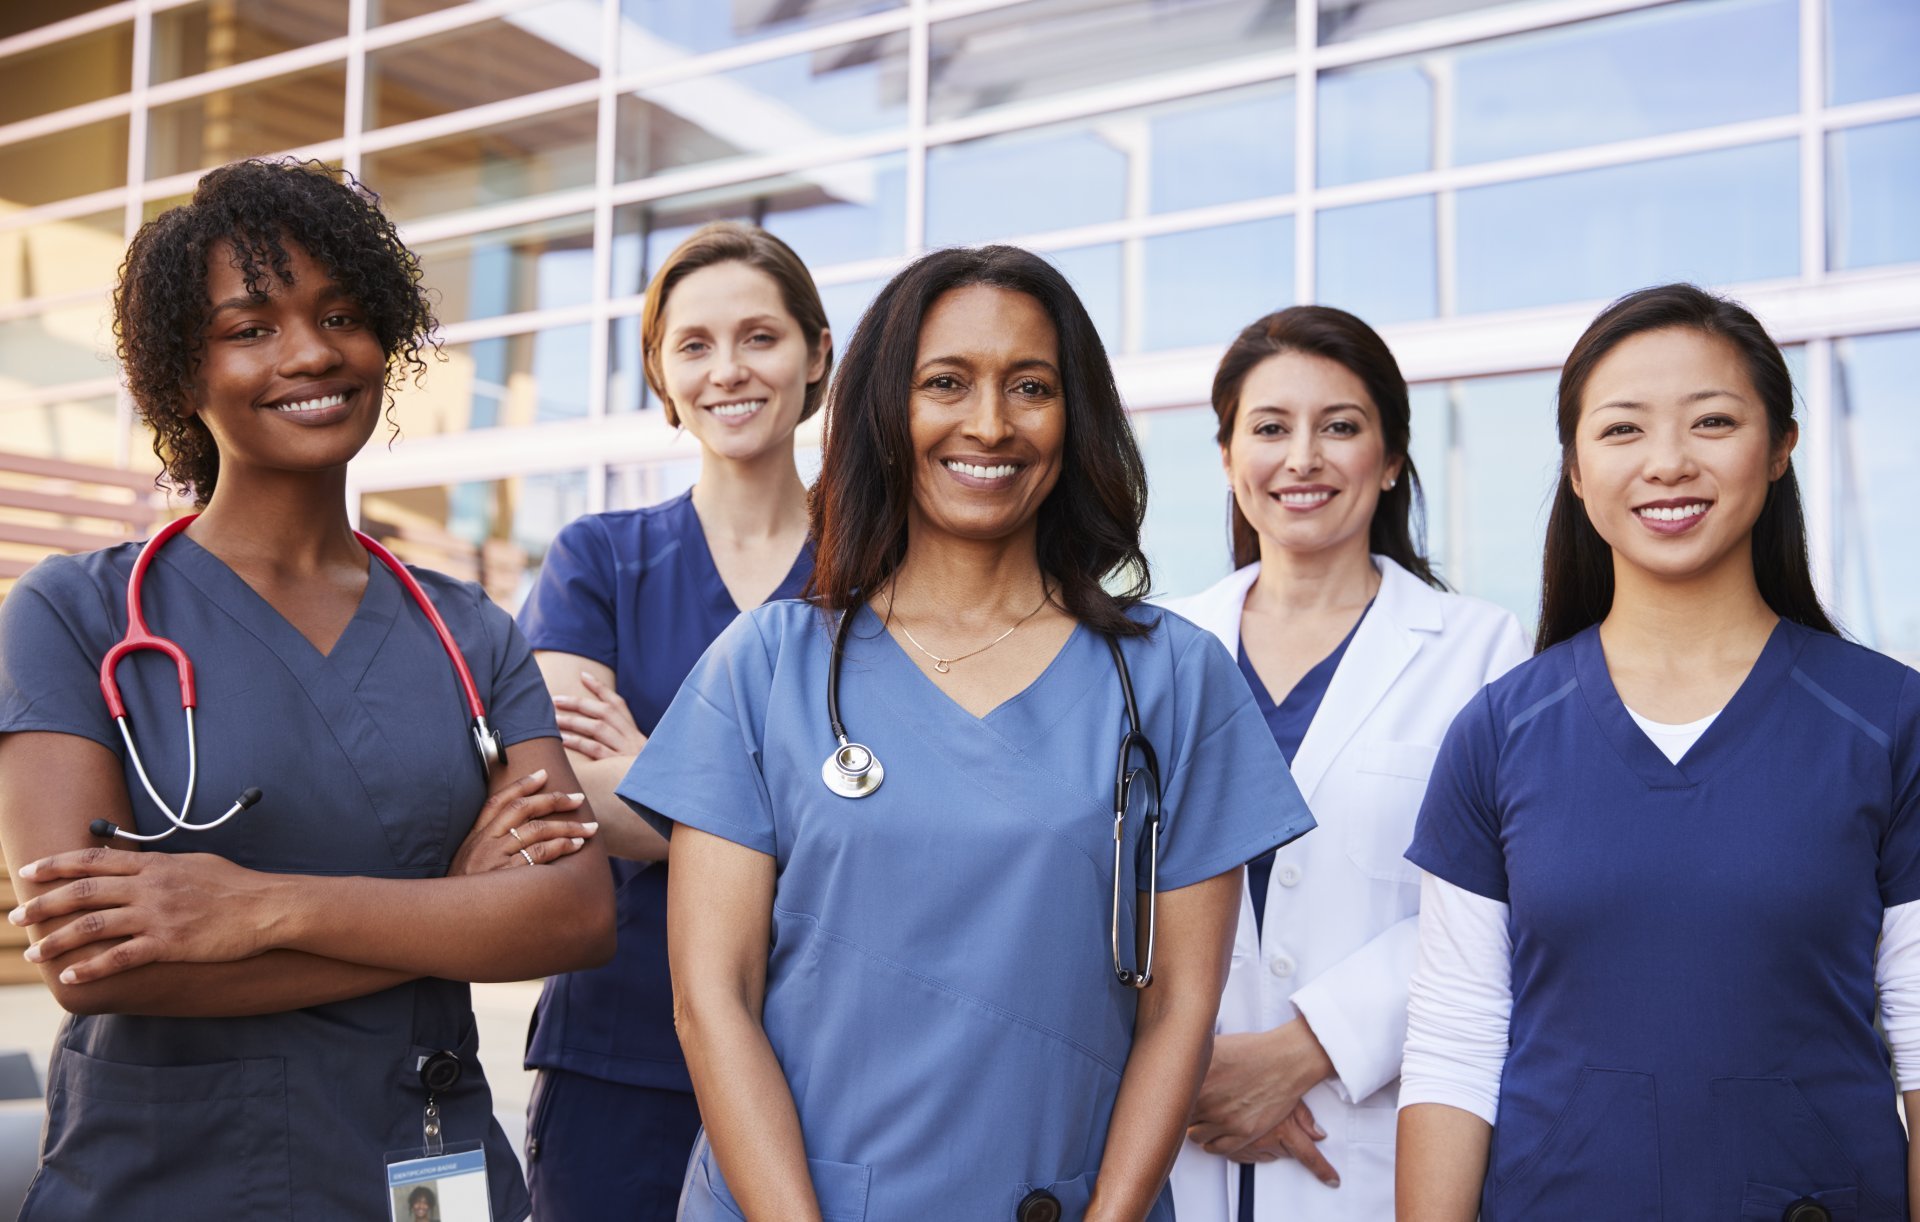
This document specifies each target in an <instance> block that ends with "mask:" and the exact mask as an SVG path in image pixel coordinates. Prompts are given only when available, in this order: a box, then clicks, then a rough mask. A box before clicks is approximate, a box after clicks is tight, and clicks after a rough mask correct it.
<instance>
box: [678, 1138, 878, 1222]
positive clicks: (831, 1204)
mask: <svg viewBox="0 0 1920 1222" xmlns="http://www.w3.org/2000/svg"><path fill="white" fill-rule="evenodd" d="M702 1146H703V1147H704V1148H703V1149H702V1150H701V1151H700V1155H699V1159H698V1162H697V1163H696V1164H695V1166H696V1167H697V1171H696V1174H697V1176H698V1177H699V1179H700V1181H701V1182H702V1183H704V1184H705V1185H706V1188H707V1192H708V1193H709V1194H710V1195H711V1196H712V1198H713V1200H714V1202H715V1203H716V1204H718V1205H719V1206H720V1207H721V1208H722V1209H724V1210H725V1211H726V1213H727V1215H728V1216H731V1217H735V1218H739V1219H740V1220H741V1222H746V1217H747V1214H746V1211H745V1210H743V1209H741V1208H740V1203H739V1202H738V1201H736V1200H734V1199H733V1193H731V1192H729V1191H728V1190H727V1181H726V1180H724V1179H722V1178H721V1177H720V1176H719V1175H718V1174H716V1172H715V1169H714V1166H713V1148H712V1147H711V1146H706V1145H705V1142H704V1140H703V1141H702ZM872 1175H873V1171H872V1169H871V1168H869V1167H867V1166H866V1165H865V1164H863V1163H829V1162H825V1161H823V1160H821V1159H817V1158H810V1159H808V1160H807V1177H808V1178H809V1179H811V1180H812V1181H813V1195H814V1198H815V1199H816V1200H818V1201H819V1202H820V1218H821V1222H866V1217H867V1183H868V1181H869V1180H870V1179H871V1178H872ZM689 1195H691V1194H689ZM686 1204H687V1205H692V1202H691V1201H689V1202H687V1203H686ZM681 1216H682V1217H689V1218H692V1217H699V1216H700V1215H699V1214H698V1213H697V1212H696V1211H693V1210H691V1209H684V1208H683V1211H682V1214H681Z"/></svg>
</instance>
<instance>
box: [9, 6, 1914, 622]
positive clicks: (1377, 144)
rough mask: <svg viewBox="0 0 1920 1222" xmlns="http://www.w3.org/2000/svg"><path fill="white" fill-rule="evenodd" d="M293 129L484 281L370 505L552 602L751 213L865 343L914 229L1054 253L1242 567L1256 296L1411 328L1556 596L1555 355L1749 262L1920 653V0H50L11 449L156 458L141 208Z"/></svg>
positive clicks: (435, 256) (40, 67)
mask: <svg viewBox="0 0 1920 1222" xmlns="http://www.w3.org/2000/svg"><path fill="white" fill-rule="evenodd" d="M287 152H291V153H295V154H297V155H301V156H309V157H317V158H321V159H324V160H327V161H330V162H334V163H337V164H341V165H344V166H346V167H347V168H349V169H351V170H352V171H353V172H354V173H356V174H357V175H359V176H360V178H361V179H363V180H364V181H365V182H366V183H367V184H368V185H369V186H370V187H372V188H373V189H375V190H376V191H378V192H379V193H380V194H381V196H382V197H383V199H384V200H385V203H386V206H387V208H388V210H389V212H390V213H391V214H392V215H393V216H394V217H396V218H397V219H398V220H399V221H400V222H401V225H402V228H403V231H404V234H405V236H406V238H407V240H408V241H409V242H410V243H411V244H412V245H413V246H414V247H415V248H416V249H418V250H419V251H420V252H421V254H422V256H423V259H424V261H425V265H426V270H427V277H428V280H429V282H430V284H431V285H432V287H433V288H434V289H435V290H436V291H437V292H438V294H439V310H440V315H441V317H442V319H443V321H444V323H445V360H444V361H442V362H439V363H436V364H435V365H434V366H433V368H432V370H431V372H430V373H429V374H428V375H427V376H426V378H425V379H424V381H423V382H421V383H420V384H418V385H415V386H409V387H408V388H407V389H406V390H405V391H404V392H403V393H402V394H401V395H400V396H399V399H398V402H397V405H396V409H395V412H394V417H395V420H396V422H397V424H398V425H399V429H400V436H399V440H398V441H396V442H394V443H393V444H391V445H376V446H373V447H370V449H369V452H368V453H367V454H366V455H364V456H363V458H362V459H361V461H360V462H359V463H358V464H357V465H356V468H355V472H354V481H355V495H356V497H357V501H358V504H359V506H360V512H361V514H362V517H363V520H364V521H365V522H367V523H369V524H371V526H372V528H374V529H376V530H378V531H382V532H384V533H386V534H388V535H389V536H390V537H393V538H395V539H396V540H398V541H399V542H400V543H402V544H404V545H405V548H407V549H410V550H411V555H412V556H413V557H414V558H417V559H420V560H422V561H424V562H426V563H431V564H436V565H439V566H440V567H444V568H448V569H451V570H454V571H457V572H461V573H463V574H465V575H467V576H472V577H478V578H481V579H483V580H485V581H486V582H487V584H488V587H489V589H491V590H492V591H493V593H494V594H495V596H496V597H498V598H500V599H501V600H502V601H504V602H506V603H508V604H509V605H512V604H514V603H515V601H516V599H517V598H518V596H519V594H520V593H521V592H522V591H523V590H524V589H525V587H526V584H527V582H528V581H529V580H530V576H531V574H532V573H533V572H534V571H535V570H536V569H537V566H538V564H539V559H540V555H541V553H542V552H543V550H544V548H545V547H546V544H547V542H548V540H550V539H551V537H552V536H553V534H554V532H555V531H556V530H557V529H558V528H559V526H560V525H562V524H563V523H564V522H565V521H567V520H568V519H569V518H571V517H572V516H574V515H576V514H579V513H582V512H586V511H589V510H595V509H602V508H613V507H621V506H630V505H636V504H644V503H647V502H650V501H652V500H656V499H659V498H661V497H664V496H668V495H671V494H673V493H674V492H676V491H678V490H679V489H681V488H684V487H685V486H686V485H687V483H688V482H689V481H690V480H691V478H692V477H693V473H694V469H695V465H696V451H695V447H694V445H693V443H692V441H691V440H690V439H687V438H685V437H681V436H676V434H675V433H674V432H673V431H672V430H671V429H669V428H668V427H667V426H666V424H665V422H664V420H663V419H662V418H661V413H660V412H659V410H658V408H657V405H656V404H655V403H653V402H651V401H650V394H649V392H648V391H647V389H646V387H645V383H644V379H643V378H642V376H641V374H640V359H639V312H640V304H641V298H640V294H641V291H642V290H643V288H644V286H645V284H646V281H647V278H648V275H649V274H650V271H651V269H652V268H653V267H654V266H655V265H656V264H657V263H658V261H659V260H660V258H661V257H662V256H663V255H664V254H665V253H666V252H667V251H668V250H670V249H671V248H672V246H673V245H674V244H675V243H676V242H677V241H678V240H679V239H680V238H681V237H682V236H684V235H685V234H686V233H687V232H688V231H689V230H691V229H692V228H693V227H694V226H696V225H699V224H700V223H702V222H704V221H707V220H711V219H716V218H737V219H744V220H752V221H756V222H758V223H760V224H763V225H765V226H767V227H768V228H769V229H771V230H773V231H774V232H775V233H778V234H780V235H781V236H782V237H783V238H785V239H786V240H787V241H788V242H790V243H791V244H792V245H793V246H794V247H795V248H796V249H797V250H798V251H799V252H800V253H801V255H802V256H803V257H805V258H806V259H807V260H808V262H809V263H810V265H811V266H812V267H813V269H814V272H815V275H816V277H817V278H818V280H819V283H820V285H821V290H822V292H823V294H824V295H825V297H826V301H827V306H828V312H829V314H830V316H831V318H832V322H833V327H834V330H835V332H836V334H837V335H839V336H840V337H841V338H842V339H843V340H844V338H845V337H847V336H848V335H850V334H851V330H852V328H853V326H854V323H855V321H856V320H857V319H858V317H859V315H860V312H861V310H862V309H863V307H864V306H865V305H866V303H867V302H868V300H869V299H870V298H871V296H872V295H873V293H874V292H875V291H876V289H877V288H878V287H879V285H880V284H881V283H883V282H884V280H885V278H886V277H887V276H888V275H890V274H891V273H892V272H893V271H894V270H895V269H897V268H898V267H899V266H900V265H901V263H902V262H903V261H904V260H906V259H908V258H910V257H912V256H913V255H914V254H916V253H917V252H920V251H923V250H926V249H929V248H931V247H935V246H940V245H945V244H952V243H973V242H988V241H1012V242H1018V243H1021V244H1023V245H1027V246H1030V247H1032V248H1034V249H1036V250H1039V251H1041V252H1043V253H1044V254H1045V255H1046V256H1047V257H1048V258H1050V259H1052V260H1053V261H1055V262H1056V263H1057V264H1058V265H1059V267H1060V268H1061V269H1062V270H1063V271H1064V272H1065V273H1066V274H1067V275H1068V276H1069V277H1070V278H1071V279H1072V280H1073V281H1074V283H1075V284H1076V285H1077V286H1078V287H1079V289H1080V291H1081V292H1082V294H1083V296H1084V297H1085V299H1086V301H1087V304H1088V306H1089V308H1090V310H1091V312H1092V314H1093V316H1094V318H1095V320H1096V322H1097V323H1098V324H1099V326H1100V329H1101V332H1102V334H1103V336H1104V337H1105V339H1106V341H1107V344H1108V345H1109V348H1110V349H1111V351H1112V352H1113V354H1114V357H1115V363H1116V368H1117V370H1118V373H1119V377H1120V382H1121V388H1122V391H1123V392H1124V394H1125V396H1126V398H1127V401H1128V403H1129V404H1130V406H1131V407H1132V409H1133V410H1134V412H1135V413H1136V417H1135V418H1136V425H1137V428H1138V432H1139V435H1140V438H1141V442H1142V445H1143V447H1144V449H1145V452H1146V455H1147V461H1148V468H1149V473H1150V478H1151V481H1152V495H1151V513H1150V517H1149V522H1148V528H1147V535H1148V544H1149V548H1150V554H1151V557H1152V559H1153V561H1154V564H1155V570H1156V585H1157V587H1158V588H1159V589H1161V590H1162V591H1164V592H1169V593H1184V592H1187V591H1191V590H1193V589H1197V588H1198V587H1200V586H1201V585H1203V584H1205V583H1206V582H1208V581H1209V580H1211V579H1213V578H1214V577H1216V576H1218V575H1219V574H1221V573H1223V572H1224V571H1225V570H1226V567H1227V559H1226V538H1225V536H1226V531H1225V496H1226V493H1225V481H1224V479H1223V477H1222V475H1221V473H1220V467H1219V458H1218V453H1217V450H1216V448H1215V447H1214V445H1213V442H1212V435H1213V420H1212V414H1211V412H1210V410H1209V409H1208V408H1207V407H1206V395H1207V388H1208V386H1209V383H1210V381H1211V375H1212V369H1213V365H1214V362H1215V361H1216V360H1217V358H1218V356H1219V353H1220V351H1221V350H1222V348H1223V347H1224V345H1225V344H1226V342H1227V341H1228V340H1229V339H1230V338H1231V337H1232V336H1233V334H1234V333H1235V332H1236V331H1237V330H1238V329H1239V328H1240V327H1241V326H1243V325H1244V324H1245V323H1247V322H1250V321H1251V320H1252V319H1254V318H1255V317H1257V316H1258V315H1260V314H1262V313H1264V312H1266V311H1269V310H1272V309H1275V308H1278V307H1280V306H1284V305H1289V304H1293V303H1297V302H1325V303H1328V304H1333V305H1339V306H1342V307H1345V308H1347V309H1351V310H1353V311H1355V312H1356V313H1358V314H1360V315H1361V316H1363V317H1365V318H1367V319H1368V320H1369V321H1372V322H1374V323H1375V324H1376V325H1378V326H1379V327H1380V328H1381V330H1382V331H1383V333H1384V334H1386V336H1387V338H1388V340H1389V342H1390V343H1391V344H1392V345H1393V346H1394V349H1395V351H1396V352H1397V353H1398V355H1399V357H1400V360H1401V363H1402V366H1403V368H1404V369H1405V371H1406V373H1407V375H1408V377H1409V379H1410V380H1412V381H1413V382H1414V383H1416V386H1415V392H1414V406H1415V422H1414V439H1415V458H1416V460H1417V462H1418V465H1419V468H1420V471H1421V474H1422V476H1423V479H1424V482H1425V486H1426V493H1427V503H1428V533H1429V543H1430V546H1431V549H1432V551H1433V553H1434V555H1435V558H1436V560H1437V561H1438V567H1439V569H1440V571H1441V573H1442V574H1443V575H1444V576H1445V577H1446V578H1447V579H1448V580H1449V581H1450V582H1451V583H1452V584H1454V585H1455V586H1457V587H1459V588H1461V589H1464V590H1466V591H1468V592H1471V593H1476V594H1479V595H1482V596H1484V597H1488V598H1492V599H1494V600H1496V601H1499V602H1501V603H1504V604H1506V605H1508V606H1510V607H1512V608H1513V609H1514V610H1515V611H1517V612H1519V613H1520V614H1521V615H1522V617H1523V618H1524V619H1531V617H1532V614H1533V609H1534V606H1535V603H1536V600H1537V587H1538V562H1539V561H1538V558H1539V543H1540V539H1541V535H1542V532H1543V527H1544V517H1545V508H1546V504H1547V499H1548V494H1549V492H1550V483H1551V476H1552V473H1553V469H1554V464H1555V461H1556V444H1555V440H1554V426H1553V413H1554V409H1553V384H1554V378H1553V373H1552V370H1553V369H1554V368H1555V367H1556V366H1557V365H1558V363H1559V361H1560V359H1561V358H1562V357H1563V356H1564V355H1565V354H1566V351H1567V349H1568V348H1569V347H1570V346H1571V344H1572V341H1573V339H1574V338H1575V336H1577V335H1578V333H1579V331H1580V330H1581V328H1582V327H1583V326H1584V325H1585V323H1586V321H1587V320H1588V319H1589V318H1590V317H1591V316H1592V314H1593V313H1594V311H1595V310H1596V309H1597V308H1598V307H1599V305H1600V304H1602V303H1604V302H1605V301H1606V300H1608V299H1610V298H1612V297H1614V296H1616V295H1618V294H1620V293H1622V292H1625V291H1628V290H1631V289H1633V288H1637V287H1640V286H1642V285H1645V284H1649V283H1654V282H1658V281H1665V280H1673V279H1690V280H1695V281H1698V282H1700V283H1703V284H1707V285H1710V286H1712V287H1714V288H1717V289H1721V290H1725V291H1729V292H1731V293H1733V294H1734V295H1736V296H1738V297H1739V298H1741V299H1742V300H1744V301H1746V302H1747V303H1748V304H1750V305H1751V306H1753V307H1754V309H1755V310H1756V312H1758V313H1759V314H1760V315H1761V316H1762V318H1763V319H1764V320H1765V321H1766V322H1767V323H1768V325H1769V326H1770V327H1771V328H1772V329H1773V331H1774V333H1775V334H1776V336H1777V337H1778V338H1779V339H1780V340H1781V341H1782V343H1783V344H1786V345H1789V355H1790V358H1791V360H1792V362H1793V365H1794V369H1795V373H1796V375H1797V377H1798V380H1799V386H1800V392H1801V396H1802V404H1801V411H1802V416H1801V419H1802V440H1801V447H1800V450H1799V453H1798V460H1797V461H1798V463H1799V466H1800V472H1801V479H1802V482H1803V485H1804V487H1805V489H1806V492H1807V496H1808V512H1809V517H1810V523H1811V527H1812V533H1813V548H1814V556H1815V564H1816V568H1817V570H1818V575H1819V579H1820V581H1821V583H1822V586H1823V588H1824V590H1825V591H1826V593H1827V595H1828V597H1829V599H1830V601H1831V602H1832V604H1833V606H1834V608H1835V610H1836V611H1837V613H1838V614H1839V616H1840V618H1841V619H1842V620H1843V622H1844V623H1845V625H1846V626H1847V628H1848V629H1849V630H1850V631H1852V632H1853V633H1854V634H1856V635H1857V636H1859V637H1860V638H1861V639H1862V640H1864V641H1867V642H1868V643H1870V644H1874V645H1876V646H1878V647H1879V648H1882V649H1886V650H1889V651H1891V652H1895V653H1898V654H1901V655H1903V656H1905V657H1907V658H1908V659H1910V660H1912V659H1916V658H1920V549H1916V547H1915V545H1914V543H1913V540H1912V537H1911V536H1908V535H1906V534H1905V533H1904V529H1903V528H1901V527H1900V526H1899V520H1900V519H1901V518H1903V517H1904V511H1902V510H1901V509H1900V508H1899V505H1900V502H1899V501H1898V499H1897V498H1898V496H1899V493H1898V491H1897V486H1898V482H1899V481H1900V479H1902V478H1903V472H1909V471H1911V469H1913V468H1914V466H1915V465H1916V463H1920V399H1917V398H1916V394H1915V391H1914V389H1913V387H1914V386H1915V385H1916V383H1917V382H1920V379H1917V378H1916V373H1917V372H1920V225H1916V224H1915V223H1914V217H1915V215H1916V214H1917V213H1920V4H1915V3H1913V0H1657V2H1656V0H1504V2H1496V0H470V2H468V3H455V2H452V0H178V2H176V0H121V2H119V3H110V4H101V3H97V2H95V0H37V2H36V3H33V4H17V5H8V6H6V7H5V8H4V10H0V449H7V450H14V451H20V452H26V453H30V454H37V455H45V456H55V457H64V458H70V459H75V460H80V461H87V462H106V463H116V464H120V465H128V466H133V467H136V468H137V467H141V466H143V465H151V463H152V460H151V458H150V456H149V455H148V453H147V441H146V438H145V436H144V435H143V433H142V432H141V430H140V429H139V427H138V425H137V423H136V422H134V421H133V420H132V418H131V415H130V412H129V410H128V406H127V404H126V402H125V400H124V398H123V396H122V395H121V394H120V392H119V390H118V388H117V381H116V377H115V372H114V368H113V364H112V357H111V348H112V342H111V335H110V333H109V329H108V325H107V321H106V315H107V308H106V307H107V289H108V287H109V286H110V284H111V282H112V279H113V276H114V272H115V268H116V266H117V264H118V261H119V258H120V256H121V253H122V251H123V249H124V244H125V240H126V238H127V236H128V235H129V234H130V233H131V231H132V229H133V228H134V227H137V226H138V225H139V223H140V222H141V221H142V220H143V219H144V218H146V217H149V216H152V215H154V214H155V213H156V212H158V211H159V210H162V209H164V208H165V207H167V206H168V205H170V204H172V203H174V202H176V201H178V200H180V199H181V198H183V197H184V196H185V195H186V194H187V193H188V192H190V191H191V189H192V185H193V182H194V180H195V178H196V176H197V175H198V174H199V173H200V172H202V171H204V170H205V169H206V168H208V167H210V166H214V165H217V164H220V163H221V162H224V161H228V160H231V159H234V158H238V157H244V156H251V155H261V154H276V153H287ZM815 427H817V426H815ZM809 437H810V438H817V433H810V434H809ZM1903 539H1904V540H1905V542H1902V540H1903Z"/></svg>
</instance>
